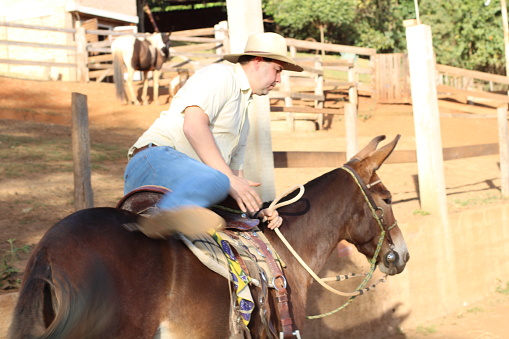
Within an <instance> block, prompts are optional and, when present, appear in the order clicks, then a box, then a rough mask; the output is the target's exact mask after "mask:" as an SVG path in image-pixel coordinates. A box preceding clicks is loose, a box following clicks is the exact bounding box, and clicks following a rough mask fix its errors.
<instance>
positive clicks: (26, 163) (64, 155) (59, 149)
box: [0, 134, 126, 179]
mask: <svg viewBox="0 0 509 339" xmlns="http://www.w3.org/2000/svg"><path fill="white" fill-rule="evenodd" d="M125 157H126V150H125V147H120V146H117V145H111V144H104V143H92V145H91V150H90V159H91V162H92V167H93V168H94V169H97V170H103V171H105V170H106V167H103V166H101V165H102V164H105V163H108V162H111V161H118V160H121V159H123V158H125ZM72 171H73V159H72V143H71V136H70V135H69V136H67V135H60V136H58V135H57V136H53V137H52V136H51V135H49V136H43V137H40V136H26V135H6V134H2V135H0V177H2V178H4V179H13V178H21V177H25V176H30V175H34V174H41V173H50V172H51V173H55V172H68V173H72Z"/></svg>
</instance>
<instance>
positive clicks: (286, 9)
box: [263, 0, 355, 40]
mask: <svg viewBox="0 0 509 339" xmlns="http://www.w3.org/2000/svg"><path fill="white" fill-rule="evenodd" d="M263 4H264V7H263V10H264V13H265V14H266V15H269V16H272V17H273V18H274V20H275V21H276V22H277V25H279V26H280V28H281V29H282V30H284V31H285V32H286V35H289V36H293V37H296V38H301V39H305V38H307V37H313V36H314V37H317V35H316V34H317V32H318V31H317V29H324V30H325V31H328V32H330V31H334V30H335V29H337V28H338V27H340V26H342V25H344V24H348V23H350V22H351V21H352V20H353V18H354V16H355V0H314V1H309V0H264V1H263ZM310 33H311V34H310ZM316 40H319V39H316Z"/></svg>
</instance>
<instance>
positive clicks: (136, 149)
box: [131, 144, 157, 158]
mask: <svg viewBox="0 0 509 339" xmlns="http://www.w3.org/2000/svg"><path fill="white" fill-rule="evenodd" d="M149 147H157V145H154V144H148V145H145V146H143V147H140V148H135V149H134V151H133V154H132V155H131V158H132V157H134V156H135V155H136V153H139V152H141V151H143V150H146V149H147V148H149Z"/></svg>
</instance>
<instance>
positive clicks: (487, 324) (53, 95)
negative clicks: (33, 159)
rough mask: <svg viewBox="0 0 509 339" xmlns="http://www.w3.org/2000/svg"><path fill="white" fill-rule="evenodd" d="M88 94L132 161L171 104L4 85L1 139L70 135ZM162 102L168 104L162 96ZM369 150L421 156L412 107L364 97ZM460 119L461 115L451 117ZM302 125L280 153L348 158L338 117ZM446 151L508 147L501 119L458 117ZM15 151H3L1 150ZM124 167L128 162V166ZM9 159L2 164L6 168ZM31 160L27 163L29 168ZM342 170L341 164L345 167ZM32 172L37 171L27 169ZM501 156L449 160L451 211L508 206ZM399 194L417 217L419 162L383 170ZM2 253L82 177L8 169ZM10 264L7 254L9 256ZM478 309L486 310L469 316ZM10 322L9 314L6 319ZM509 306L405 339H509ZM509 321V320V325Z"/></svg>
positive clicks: (103, 192)
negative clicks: (389, 146) (74, 108)
mask: <svg viewBox="0 0 509 339" xmlns="http://www.w3.org/2000/svg"><path fill="white" fill-rule="evenodd" d="M73 92H77V93H82V94H85V95H87V98H88V107H89V117H90V130H91V139H92V142H93V143H97V144H100V145H102V146H103V147H104V146H105V145H109V146H111V147H117V148H118V150H119V152H121V153H125V152H126V151H127V149H128V148H129V147H130V146H131V144H132V143H133V142H134V141H135V140H136V139H137V137H138V136H139V135H140V134H141V133H142V132H143V131H144V130H145V129H146V128H147V127H148V126H149V125H150V124H151V123H152V122H153V120H154V119H155V118H156V117H157V116H158V115H159V113H160V111H161V110H162V109H163V108H165V107H166V105H164V106H162V105H156V104H152V105H149V106H124V105H121V104H120V103H119V102H118V101H117V100H116V99H115V97H114V88H113V85H112V84H105V83H89V84H78V83H62V82H41V81H29V80H18V79H12V78H8V77H0V131H1V132H0V135H1V134H15V135H32V136H34V135H37V136H40V137H41V140H42V139H43V138H44V137H45V136H46V135H54V136H58V135H60V136H63V137H65V136H69V137H70V128H69V126H70V113H71V97H72V95H71V94H72V93H73ZM162 94H163V95H162V97H161V98H160V101H161V102H167V101H168V95H167V93H164V92H163V93H162ZM359 109H360V111H359V116H360V118H359V126H358V133H359V145H360V146H361V147H362V146H364V145H365V144H366V143H367V142H368V141H369V140H371V138H373V137H375V136H377V135H380V134H385V135H387V136H388V138H393V137H394V136H395V135H396V134H401V135H402V139H401V141H400V143H399V145H398V148H397V149H398V150H412V149H415V138H414V129H413V118H412V115H411V112H412V109H411V106H408V105H391V106H387V105H386V106H383V105H377V104H374V103H373V102H372V101H371V100H370V99H369V98H361V102H360V107H359ZM449 113H458V112H449ZM307 126H308V125H303V123H301V125H299V130H298V131H296V132H293V133H290V132H287V131H285V129H284V122H273V123H272V127H273V132H272V135H273V140H272V142H273V149H274V150H275V151H296V150H299V151H340V150H344V149H345V133H344V125H343V122H342V121H341V119H339V118H335V119H334V120H333V121H332V125H331V128H330V129H328V130H325V131H311V130H309V129H308V128H307ZM441 129H442V143H443V147H453V146H463V145H476V144H488V143H496V142H498V137H497V125H496V118H479V119H473V118H468V117H466V116H465V115H462V116H453V117H451V116H448V117H443V118H442V119H441ZM3 147H7V146H6V145H2V144H1V143H0V149H1V148H3ZM119 159H120V160H119ZM0 161H1V160H0ZM20 161H22V160H20ZM125 164H126V159H125V158H124V157H123V156H119V157H117V158H115V160H112V161H108V160H105V161H103V162H102V163H101V167H100V168H99V169H98V170H94V171H93V176H92V186H93V189H94V202H95V206H114V205H115V204H116V202H117V201H118V199H119V198H120V197H121V196H122V187H123V185H122V173H123V169H124V166H125ZM338 165H340V164H338ZM26 166H30V164H26ZM328 170H330V168H304V169H276V170H275V182H276V191H277V193H278V194H280V193H282V192H283V191H285V190H286V189H287V188H288V187H290V186H293V185H295V184H300V183H305V182H307V181H309V180H310V179H312V178H314V177H317V176H319V175H321V174H322V173H324V172H326V171H328ZM498 170H499V168H498V156H483V157H477V158H468V159H462V160H454V161H447V162H446V163H445V176H446V186H447V200H448V204H449V211H451V212H454V211H457V210H460V209H462V208H482V206H483V204H487V203H498V202H500V199H499V198H497V197H499V195H500V192H499V187H500V174H499V172H498ZM379 174H380V176H381V178H382V179H383V180H384V183H385V184H386V186H387V187H389V188H390V189H391V191H392V193H393V201H394V210H395V213H396V215H397V216H398V219H409V218H414V217H416V216H414V213H415V212H416V211H417V212H418V211H419V210H420V208H419V203H418V193H417V187H416V183H415V175H416V174H417V166H416V164H399V165H389V164H388V165H384V166H383V167H382V169H381V170H380V171H379ZM0 182H1V185H0V211H1V214H2V218H0V253H2V254H3V253H5V251H6V250H7V249H8V244H7V240H8V239H16V244H17V245H19V246H22V245H25V244H35V243H37V241H38V240H39V239H40V237H41V236H42V235H43V233H44V232H45V231H46V230H47V229H48V228H49V227H50V226H51V225H52V224H53V223H54V222H56V221H57V220H59V219H61V218H63V217H65V216H66V215H68V214H70V213H71V212H72V211H73V190H72V187H73V177H72V172H70V171H68V172H54V173H34V174H33V175H30V176H27V177H22V178H14V179H10V178H9V179H8V178H6V177H5V176H4V173H2V172H1V171H0ZM0 258H1V256H0ZM3 294H4V295H0V297H1V299H0V314H2V316H0V318H2V319H0V337H1V336H2V335H3V333H4V331H5V327H6V326H7V320H6V319H8V314H9V312H10V307H11V306H10V305H12V300H13V295H11V294H5V293H3ZM472 309H475V310H477V311H476V312H470V311H469V310H472ZM5 315H7V316H5ZM508 316H509V299H508V297H507V296H505V295H502V294H493V295H492V296H491V297H489V298H487V299H486V300H483V301H481V302H480V303H479V304H478V305H468V306H467V307H466V308H465V310H459V311H458V313H455V314H451V315H450V316H449V317H447V318H441V319H435V320H433V321H430V322H426V323H423V324H422V326H420V327H416V328H408V329H404V334H401V335H399V336H397V337H398V338H458V339H459V338H507V337H509V324H508V322H507V318H508ZM504 320H505V321H504Z"/></svg>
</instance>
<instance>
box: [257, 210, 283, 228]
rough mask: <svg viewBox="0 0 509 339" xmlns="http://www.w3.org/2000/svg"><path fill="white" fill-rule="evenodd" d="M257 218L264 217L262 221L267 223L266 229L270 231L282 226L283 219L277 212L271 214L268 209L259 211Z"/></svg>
mask: <svg viewBox="0 0 509 339" xmlns="http://www.w3.org/2000/svg"><path fill="white" fill-rule="evenodd" d="M258 217H264V218H263V220H264V221H268V222H269V225H268V226H267V227H268V228H269V229H271V230H274V229H276V228H278V227H279V226H281V225H282V224H283V218H281V217H280V216H279V212H278V211H273V212H271V211H270V210H269V209H268V208H266V209H263V210H261V211H260V213H258Z"/></svg>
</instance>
